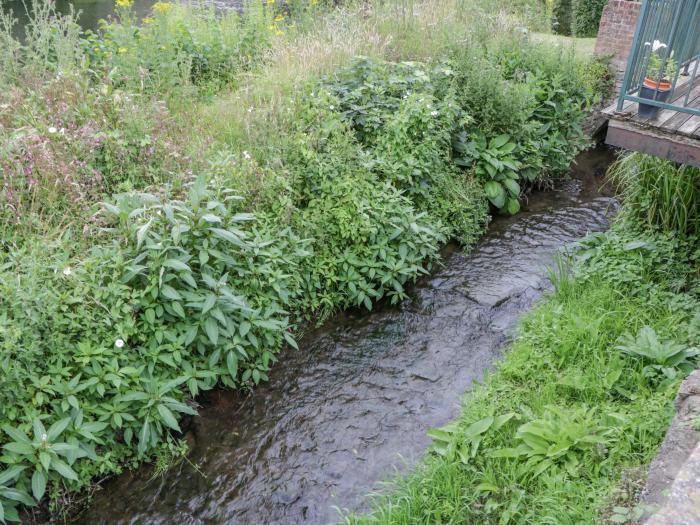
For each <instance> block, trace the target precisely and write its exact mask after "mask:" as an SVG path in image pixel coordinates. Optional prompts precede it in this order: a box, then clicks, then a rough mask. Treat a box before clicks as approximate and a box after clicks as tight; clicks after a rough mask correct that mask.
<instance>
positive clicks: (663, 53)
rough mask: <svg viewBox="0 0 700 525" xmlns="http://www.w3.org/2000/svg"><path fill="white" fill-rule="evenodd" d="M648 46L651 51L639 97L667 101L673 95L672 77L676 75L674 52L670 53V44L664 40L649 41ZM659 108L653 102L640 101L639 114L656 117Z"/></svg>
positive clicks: (645, 116)
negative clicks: (651, 42)
mask: <svg viewBox="0 0 700 525" xmlns="http://www.w3.org/2000/svg"><path fill="white" fill-rule="evenodd" d="M645 45H646V46H651V53H650V54H649V60H648V62H647V70H646V75H645V77H644V82H643V83H642V86H641V88H640V89H639V97H640V98H647V99H650V100H656V101H658V102H666V101H667V100H668V97H669V96H670V95H671V79H672V78H673V77H674V76H675V75H676V61H675V60H674V58H673V52H671V53H670V54H668V46H667V45H666V44H664V43H663V42H659V41H658V40H655V41H654V43H653V44H650V43H649V42H647V43H646V44H645ZM658 111H659V108H658V107H657V106H652V105H651V104H644V103H643V102H640V103H639V116H640V117H644V118H650V119H652V118H654V117H656V114H657V113H658Z"/></svg>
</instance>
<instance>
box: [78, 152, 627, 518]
mask: <svg viewBox="0 0 700 525" xmlns="http://www.w3.org/2000/svg"><path fill="white" fill-rule="evenodd" d="M611 161H612V154H611V153H610V152H609V151H607V150H593V151H590V152H587V153H584V154H582V155H581V156H580V157H579V159H578V164H577V166H576V167H574V169H573V172H572V177H571V180H569V181H566V182H563V183H562V184H560V185H559V186H558V187H557V188H555V189H554V190H552V191H548V192H539V193H536V194H533V195H531V196H530V199H529V202H528V203H527V206H526V207H525V210H524V211H523V212H522V213H520V214H519V215H517V216H515V217H499V218H497V219H495V220H494V221H493V223H492V224H491V227H490V229H489V231H488V233H487V234H486V235H485V236H484V238H483V239H482V240H481V242H480V243H479V244H478V246H477V247H476V248H475V249H474V251H473V252H472V253H471V254H469V255H464V254H463V253H462V252H461V251H460V250H459V248H458V247H456V246H454V245H450V246H448V247H446V248H445V250H444V253H443V256H444V259H443V261H444V262H443V265H442V267H440V268H438V269H437V270H436V271H435V272H434V273H433V274H432V275H431V276H429V277H426V278H425V279H423V280H421V281H419V283H418V284H417V285H416V286H415V287H414V288H413V290H412V292H411V298H410V299H409V300H407V301H405V302H403V303H402V304H400V305H398V306H395V307H391V306H388V305H384V306H382V307H379V308H377V309H376V310H375V311H374V312H372V313H365V312H357V311H351V312H347V313H343V314H340V315H338V316H337V317H336V318H335V319H333V320H331V321H330V322H328V323H326V324H325V325H324V326H322V327H320V328H319V329H316V330H314V331H312V332H310V333H309V334H307V335H306V336H305V337H304V339H303V340H302V341H301V342H300V345H299V346H300V350H299V351H290V352H289V354H288V355H287V356H285V358H284V360H283V361H282V362H283V363H284V365H285V366H278V367H276V368H275V369H274V371H273V373H272V374H271V377H270V381H269V382H268V383H267V384H263V385H261V386H259V387H258V388H257V389H256V391H255V395H254V396H250V397H243V396H241V394H239V393H236V392H231V391H225V390H218V391H215V392H213V393H210V394H208V395H207V398H206V400H205V402H204V405H205V406H204V408H203V409H202V410H200V415H199V416H198V417H197V418H195V420H194V424H193V427H192V429H191V432H190V435H189V436H188V438H189V440H190V442H191V444H192V450H191V452H190V454H189V457H188V460H187V461H183V462H182V463H180V464H179V465H177V466H175V467H173V468H172V469H171V470H169V471H168V472H167V473H165V475H164V476H163V477H159V478H156V479H152V480H151V475H152V471H151V469H150V468H142V469H139V470H137V471H135V472H132V473H127V474H125V475H123V476H121V477H118V478H116V479H113V480H110V481H108V482H107V483H105V485H104V486H103V490H102V491H100V492H99V493H98V494H97V495H96V496H95V500H94V502H93V504H92V506H91V507H90V508H89V509H88V510H87V511H86V512H85V513H83V515H82V516H80V518H79V522H80V523H90V524H94V523H105V524H106V523H109V524H116V523H139V524H165V523H175V522H177V523H183V524H184V523H191V524H195V523H279V524H282V523H300V522H303V523H313V524H322V523H328V522H331V521H333V520H335V519H337V518H338V511H337V509H336V508H335V507H338V508H341V509H347V508H350V509H358V508H362V505H363V497H364V496H365V494H366V493H367V492H368V489H369V488H370V487H372V486H376V483H377V482H379V481H381V480H383V479H386V478H387V477H390V476H391V475H392V474H393V473H394V472H395V471H396V470H398V471H405V470H406V468H409V467H410V466H411V465H413V464H415V463H416V461H417V460H418V459H419V458H420V457H421V456H422V455H423V454H424V452H425V449H426V447H427V446H428V445H429V443H430V439H429V438H428V437H427V436H426V430H427V429H428V428H431V427H435V426H440V425H443V424H444V423H446V422H447V421H449V420H450V419H452V418H454V417H455V416H456V415H457V414H458V412H459V405H460V397H461V394H462V393H463V392H465V391H467V390H469V388H470V386H471V385H472V383H473V382H474V381H478V380H479V379H480V378H481V377H482V375H483V373H484V371H485V370H487V369H488V368H489V367H490V366H491V365H492V364H493V363H494V362H495V361H496V360H497V359H498V358H499V356H500V353H501V349H502V348H503V347H504V345H505V344H506V343H507V342H508V340H509V338H510V337H511V335H512V334H513V331H514V328H515V326H516V324H517V320H518V317H519V316H520V315H521V314H522V313H523V312H525V311H527V310H528V309H529V308H531V307H532V305H533V304H534V303H535V302H536V301H537V300H538V299H539V298H540V297H541V296H542V294H543V293H544V292H545V291H546V290H547V289H548V288H549V286H550V285H549V281H548V278H547V266H548V265H549V264H550V263H551V260H552V256H553V254H554V253H555V252H556V251H557V250H558V249H560V248H562V247H564V246H565V245H566V244H568V243H570V242H573V241H576V240H578V239H580V238H581V237H583V236H585V235H586V234H587V233H589V232H593V231H601V230H604V229H606V228H607V226H608V224H609V219H610V217H611V215H612V214H613V213H614V210H615V209H616V203H615V201H614V199H612V198H610V197H609V196H607V195H604V194H601V193H600V192H599V187H600V185H601V181H602V179H601V177H602V175H603V173H604V172H605V169H606V168H607V166H608V165H609V164H610V162H611ZM194 465H196V468H194Z"/></svg>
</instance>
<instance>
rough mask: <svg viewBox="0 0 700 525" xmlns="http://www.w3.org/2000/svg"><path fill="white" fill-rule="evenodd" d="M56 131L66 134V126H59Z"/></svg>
mask: <svg viewBox="0 0 700 525" xmlns="http://www.w3.org/2000/svg"><path fill="white" fill-rule="evenodd" d="M58 132H59V133H60V134H61V135H65V134H66V128H61V129H59V130H58Z"/></svg>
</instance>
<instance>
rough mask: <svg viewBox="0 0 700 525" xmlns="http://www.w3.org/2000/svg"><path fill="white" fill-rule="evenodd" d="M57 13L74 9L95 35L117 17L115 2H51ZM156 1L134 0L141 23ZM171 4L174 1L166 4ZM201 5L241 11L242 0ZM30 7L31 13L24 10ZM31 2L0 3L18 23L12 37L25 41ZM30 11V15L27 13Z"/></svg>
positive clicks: (5, 0)
mask: <svg viewBox="0 0 700 525" xmlns="http://www.w3.org/2000/svg"><path fill="white" fill-rule="evenodd" d="M52 1H53V3H54V4H55V6H56V12H57V13H60V14H64V15H66V14H69V13H70V12H71V8H72V9H73V11H74V12H75V14H76V15H78V23H79V24H80V26H81V27H82V28H83V29H90V30H92V31H95V30H96V29H98V28H99V26H100V20H109V19H110V18H112V17H114V14H115V0H52ZM156 1H157V0H133V6H132V8H131V9H132V12H133V13H134V15H135V16H136V17H137V18H139V19H142V18H144V17H146V16H148V15H149V14H150V13H151V7H152V6H153V4H155V3H156ZM165 1H171V0H165ZM195 1H196V2H198V3H199V4H200V5H214V6H215V7H216V8H217V9H224V8H227V7H238V6H240V5H241V4H242V0H195ZM25 5H26V6H28V7H29V10H28V9H27V8H25ZM31 6H32V0H0V7H2V9H3V11H5V12H6V13H7V12H10V11H12V17H13V18H15V19H16V20H17V24H16V25H15V27H14V30H13V33H14V35H15V37H17V38H20V39H24V27H25V26H26V25H27V23H28V21H29V18H30V15H29V13H30V12H31ZM28 11H29V13H28Z"/></svg>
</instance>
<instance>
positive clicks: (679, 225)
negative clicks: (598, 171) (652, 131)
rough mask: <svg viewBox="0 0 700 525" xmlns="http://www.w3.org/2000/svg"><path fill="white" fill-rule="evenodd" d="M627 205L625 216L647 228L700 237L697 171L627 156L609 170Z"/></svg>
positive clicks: (637, 155) (655, 159)
mask: <svg viewBox="0 0 700 525" xmlns="http://www.w3.org/2000/svg"><path fill="white" fill-rule="evenodd" d="M610 175H611V177H612V180H613V181H614V182H615V183H616V184H617V185H618V187H619V188H620V190H621V195H622V198H623V199H624V201H625V203H626V206H625V207H624V215H625V216H627V217H629V218H630V219H632V220H635V221H638V222H641V223H643V224H644V225H646V226H649V227H653V228H660V229H661V230H663V231H666V232H671V233H678V234H680V235H683V236H691V237H700V170H699V169H697V168H694V167H692V166H687V165H679V164H676V163H673V162H671V161H668V160H664V159H660V158H658V157H652V156H650V155H644V154H641V153H629V154H626V155H623V156H622V157H621V158H620V159H619V160H618V161H617V162H616V163H615V165H614V166H613V167H612V169H611V170H610Z"/></svg>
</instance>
